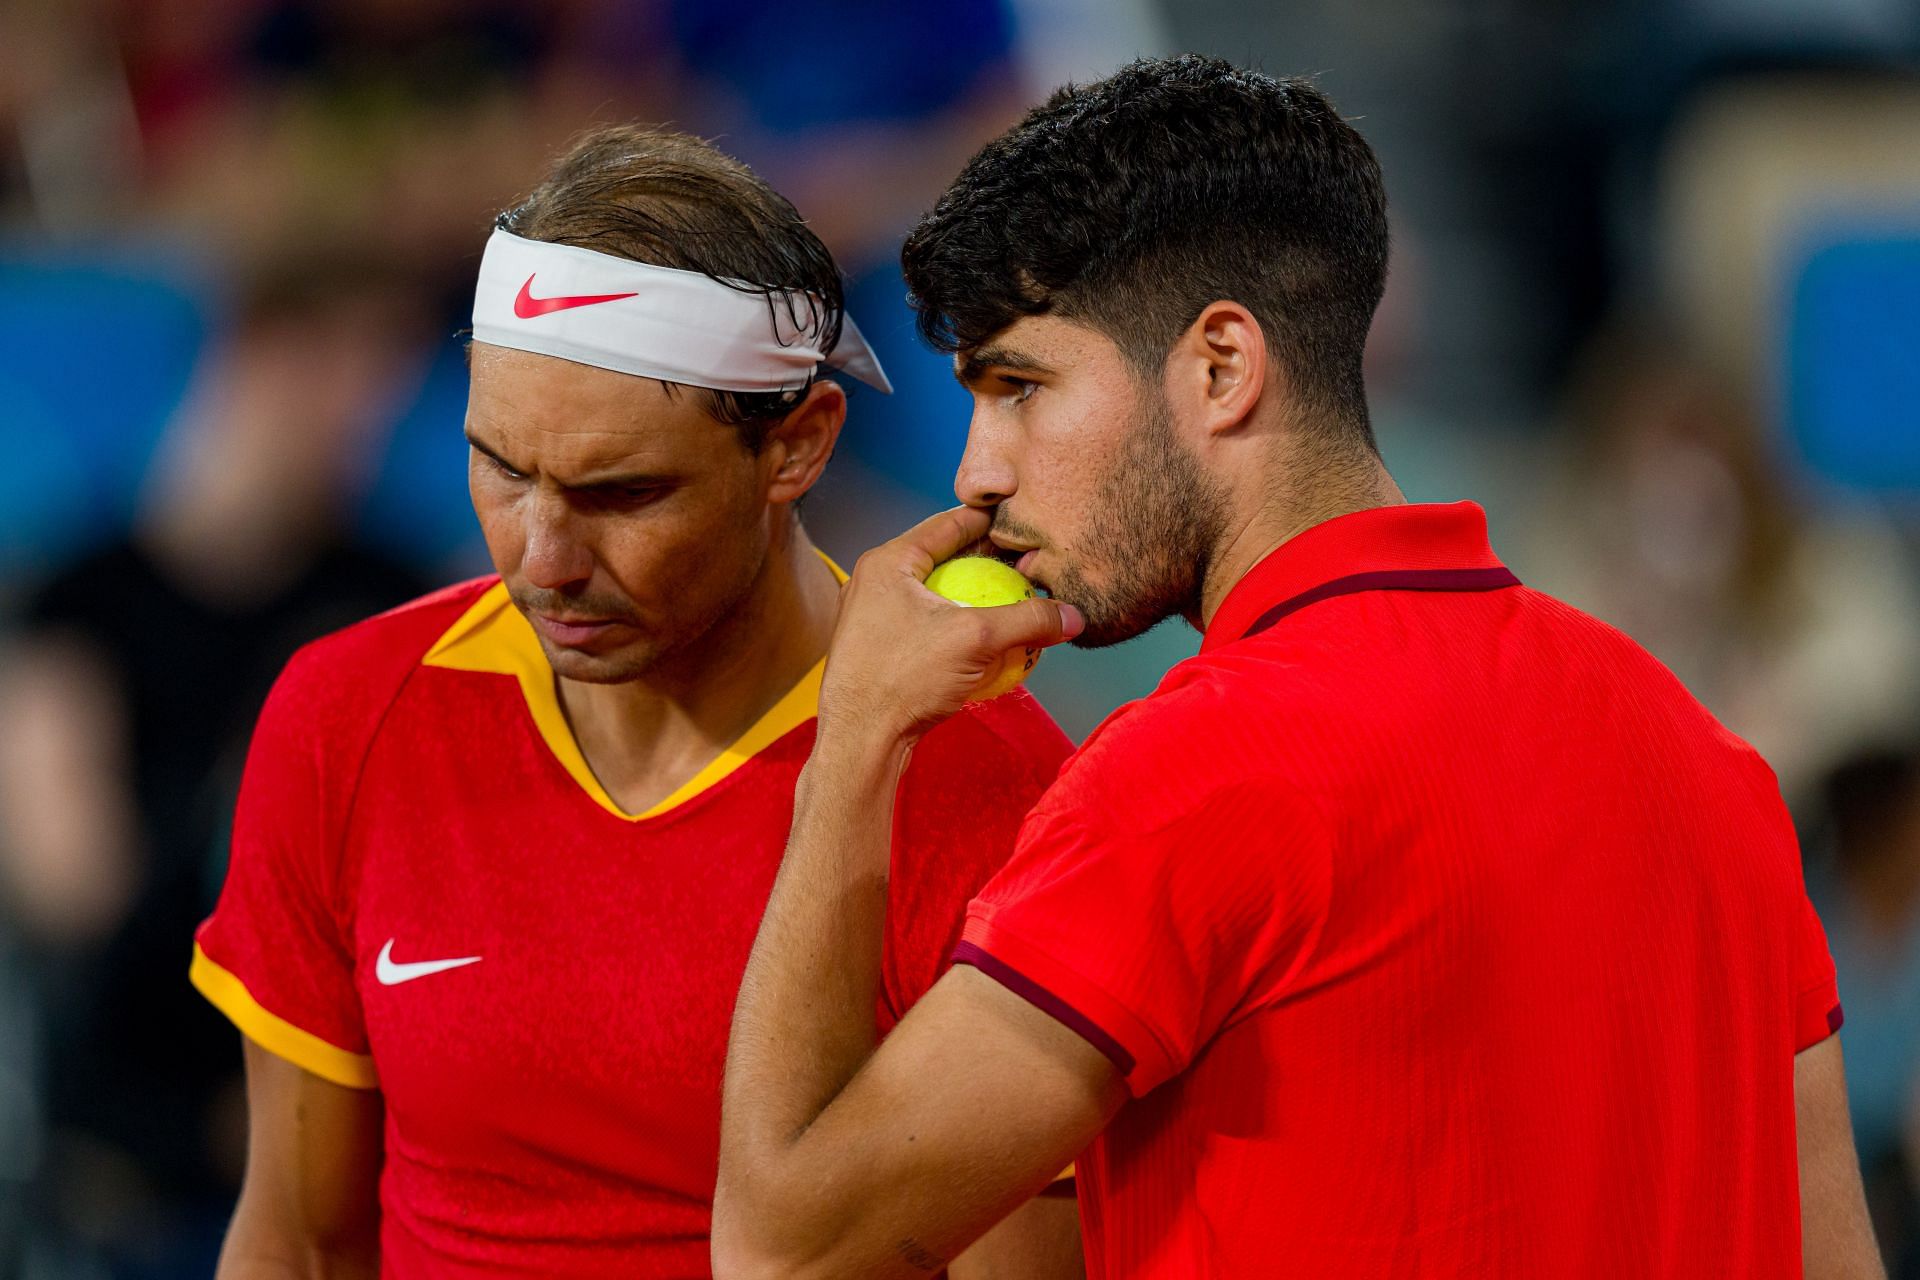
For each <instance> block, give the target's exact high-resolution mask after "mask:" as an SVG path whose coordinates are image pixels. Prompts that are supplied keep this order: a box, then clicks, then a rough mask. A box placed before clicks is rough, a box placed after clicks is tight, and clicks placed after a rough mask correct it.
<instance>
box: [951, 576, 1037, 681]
mask: <svg viewBox="0 0 1920 1280" xmlns="http://www.w3.org/2000/svg"><path fill="white" fill-rule="evenodd" d="M927 590H929V591H931V592H933V593H934V594H935V595H937V596H944V597H945V598H946V599H948V600H951V601H953V602H954V603H955V604H957V605H963V606H965V607H967V608H969V609H985V608H991V607H993V606H995V605H1003V604H1018V603H1019V602H1020V601H1022V600H1027V599H1031V598H1032V597H1033V596H1034V595H1035V594H1036V592H1035V591H1034V589H1033V584H1032V583H1030V582H1028V581H1027V580H1026V579H1025V578H1023V577H1021V576H1020V571H1019V570H1017V569H1015V568H1013V567H1012V566H1011V565H1008V564H1004V563H1002V562H1001V561H999V560H995V559H993V558H992V557H991V556H955V557H954V558H953V559H951V560H948V561H946V562H944V563H942V564H937V565H935V566H934V567H933V572H932V573H929V574H928V575H927ZM1039 661H1040V650H1039V649H1037V648H1023V649H1009V650H1007V651H1006V652H1005V653H1003V654H1001V655H1000V662H999V664H998V665H997V666H992V667H988V668H987V671H986V674H985V675H984V676H982V677H981V679H980V683H979V684H978V685H977V686H975V688H974V691H973V692H972V693H971V694H970V695H968V699H967V700H968V701H969V702H985V701H986V700H987V699H989V698H997V697H999V696H1000V695H1001V694H1003V693H1006V692H1007V691H1008V690H1010V689H1015V688H1018V687H1019V685H1020V682H1021V681H1023V680H1025V679H1026V678H1027V673H1028V672H1030V671H1032V670H1033V667H1034V664H1035V663H1037V662H1039Z"/></svg>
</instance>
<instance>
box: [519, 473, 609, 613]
mask: <svg viewBox="0 0 1920 1280" xmlns="http://www.w3.org/2000/svg"><path fill="white" fill-rule="evenodd" d="M526 512H527V515H526V521H527V525H526V534H527V538H526V551H525V552H524V554H523V555H522V557H521V560H520V572H521V574H522V575H524V576H525V578H526V580H527V583H528V584H529V585H530V586H534V587H538V588H540V589H541V590H543V591H560V590H564V589H565V588H567V587H570V586H575V585H577V584H581V583H584V582H586V581H587V580H588V579H589V578H591V577H592V576H593V549H592V548H591V547H589V546H588V545H587V544H586V543H585V542H583V541H582V540H581V539H580V537H579V536H578V533H577V530H576V529H575V521H574V513H573V512H572V511H571V510H569V509H568V506H567V501H566V499H565V498H564V497H563V496H561V495H560V494H557V493H545V492H543V493H537V494H534V495H533V498H532V501H530V502H528V503H527V505H526Z"/></svg>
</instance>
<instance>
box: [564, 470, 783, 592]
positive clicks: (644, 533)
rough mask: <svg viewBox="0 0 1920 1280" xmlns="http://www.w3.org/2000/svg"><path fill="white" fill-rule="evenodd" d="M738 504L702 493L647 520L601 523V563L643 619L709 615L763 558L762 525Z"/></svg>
mask: <svg viewBox="0 0 1920 1280" xmlns="http://www.w3.org/2000/svg"><path fill="white" fill-rule="evenodd" d="M739 497H740V495H739V494H737V493H734V492H732V491H731V490H722V489H708V490H706V491H705V492H703V493H699V494H694V493H683V494H681V495H678V497H677V498H676V499H675V500H670V504H669V505H663V506H662V507H661V508H660V509H658V510H656V511H653V512H651V513H648V512H639V513H635V514H633V515H628V516H609V517H606V518H605V521H604V523H603V524H602V525H601V526H600V527H599V528H598V529H597V530H595V533H596V535H597V540H598V545H599V547H600V549H601V563H602V565H603V566H604V567H605V568H606V570H607V572H609V573H610V574H611V575H612V576H613V577H614V578H615V580H616V581H617V582H618V583H619V584H620V588H621V590H622V591H623V592H625V594H626V595H627V596H628V598H629V599H631V600H633V601H635V602H636V603H637V604H639V605H640V606H641V607H642V608H643V609H644V610H645V611H647V612H648V613H651V614H654V615H656V616H662V617H674V616H687V617H691V616H696V615H702V614H707V613H710V612H711V611H712V609H713V607H714V605H715V604H716V602H722V601H724V600H725V599H726V598H727V597H728V596H729V595H731V594H733V593H735V592H736V591H738V590H739V589H740V587H741V586H742V585H743V583H744V582H745V581H746V580H747V579H750V578H751V576H752V574H753V572H754V571H755V570H757V568H758V567H759V565H760V563H761V561H762V558H763V557H764V555H765V553H766V538H765V524H766V522H765V520H764V519H758V518H756V516H757V515H759V514H760V512H759V511H758V510H757V509H755V508H754V507H752V506H751V505H750V504H743V503H742V502H740V500H739Z"/></svg>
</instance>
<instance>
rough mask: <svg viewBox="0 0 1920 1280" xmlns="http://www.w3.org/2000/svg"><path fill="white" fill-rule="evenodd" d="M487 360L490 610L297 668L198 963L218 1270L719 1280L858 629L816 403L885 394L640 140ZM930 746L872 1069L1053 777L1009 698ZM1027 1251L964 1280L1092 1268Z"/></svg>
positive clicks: (787, 211)
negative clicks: (784, 934)
mask: <svg viewBox="0 0 1920 1280" xmlns="http://www.w3.org/2000/svg"><path fill="white" fill-rule="evenodd" d="M473 331H474V341H473V345H472V349H471V362H472V393H471V401H470V404H469V409H468V417H467V425H466V430H467V438H468V440H469V441H470V442H471V444H472V452H471V465H470V481H471V488H472V494H473V503H474V509H475V511H476V512H477V513H478V514H479V517H480V523H481V525H482V527H483V529H484V532H485V535H486V541H487V546H488V550H489V551H490V552H491V555H492V558H493V561H494V564H495V566H496V568H497V569H498V576H497V577H492V578H487V579H484V580H481V581H477V582H470V583H466V584H463V585H460V586H455V587H451V588H449V589H447V590H444V591H442V592H440V593H438V594H436V595H432V596H428V597H426V598H425V599H422V600H420V601H417V602H416V603H413V604H410V605H407V606H405V607H403V608H400V609H398V610H395V611H394V612H391V613H387V614H384V615H382V616H380V617H377V618H374V619H371V620H369V621H367V622H364V623H361V624H360V625H358V626H354V627H351V628H349V629H347V630H346V631H343V632H341V633H339V634H336V635H333V636H331V637H328V638H326V639H324V640H321V641H319V642H318V643H316V644H313V645H311V646H309V647H308V648H307V649H305V650H304V651H302V652H301V653H300V654H299V655H298V656H297V657H295V659H294V660H293V661H292V663H291V664H290V665H289V666H288V668H287V670H286V672H285V674H284V675H283V676H282V677H281V679H280V681H279V684H278V685H277V687H276V688H275V690H274V692H273V694H272V697H271V698H270V700H269V701H268V703H267V706H266V708H265V710H264V711H263V713H262V715H261V718H260V721H259V725H258V728H257V730H256V732H255V735H254V740H253V744H252V749H251V756H250V758H249V761H248V765H247V770H246V775H245V781H244V784H243V789H242V793H241V797H240V803H239V810H238V814H237V816H236V819H235V825H234V831H233V855H232V865H231V870H230V871H229V873H228V877H227V882H226V886H225V889H224V892H223V893H222V896H221V898H220V902H219V905H218V907H217V909H216V910H215V912H214V914H213V916H212V918H211V919H210V920H208V921H207V923H206V924H205V925H204V926H203V927H202V928H201V930H200V932H199V937H198V946H197V948H196V950H195V954H194V958H193V968H192V974H193V980H194V982H195V984H196V985H197V986H198V987H199V989H200V990H201V991H202V992H204V993H205V994H206V996H207V997H208V998H209V999H210V1000H212V1001H213V1003H214V1004H216V1005H217V1006H219V1008H220V1009H221V1010H222V1011H223V1012H224V1013H226V1014H227V1015H228V1017H230V1018H231V1019H232V1020H233V1021H234V1022H235V1023H236V1024H238V1026H239V1028H240V1030H241V1031H242V1032H244V1033H245V1037H246V1061H247V1073H248V1095H249V1104H250V1108H251V1121H252V1138H251V1144H250V1150H249V1158H248V1165H247V1174H246V1182H245V1188H244V1190H243V1192H242V1195H241V1198H240V1202H239V1207H238V1209H237V1210H236V1212H235V1215H234V1220H233V1226H232V1230H231V1233H230V1235H229V1238H228V1241H227V1244H226V1249H225V1253H224V1256H223V1259H222V1262H221V1274H222V1275H223V1276H227V1277H262V1276H269V1275H272V1276H280V1275H320V1274H324V1275H368V1276H371V1275H374V1274H380V1275H384V1276H388V1277H400V1278H402V1280H404V1278H406V1277H461V1276H475V1277H478V1276H487V1277H501V1276H525V1277H534V1276H539V1277H555V1276H569V1277H581V1276H621V1277H697V1276H704V1275H706V1274H708V1241H707V1230H708V1218H709V1209H710V1197H711V1193H712V1189H713V1183H714V1177H715V1162H716V1159H717V1151H718V1141H719V1105H720V1080H721V1068H722V1065H723V1061H724V1052H725V1037H726V1031H727V1022H728V1018H729V1016H730V1014H731V1011H732V1008H733V1003H734V995H735V990H736V987H737V984H738V982H739V977H740V972H741V969H742V966H743V965H744V964H745V962H746V956H747V951H748V948H749V946H750V944H751V942H752V939H753V936H754V930H755V928H756V927H757V925H758V923H759V918H760V911H761V909H762V907H763V905H764V903H765V901H766V896H767V892H768V888H769V886H770V885H771V883H772V880H773V876H774V872H775V870H776V868H777V866H778V864H779V860H780V855H781V850H782V848H783V846H784V844H785V841H786V835H787V831H788V828H789V825H790V819H791V813H792V806H793V787H794V782H795V779H796V776H797V775H798V772H799V769H800V766H801V763H802V762H803V761H804V760H805V759H806V755H807V751H808V748H809V746H810V745H811V744H812V740H813V732H814V713H815V706H816V702H817V699H818V695H819V690H820V684H821V669H822V668H821V662H822V655H823V654H824V653H825V651H826V645H827V638H828V633H829V629H830V627H831V626H832V623H833V619H834V615H835V610H836V607H837V601H838V597H839V593H840V581H839V577H838V576H837V572H836V570H835V569H834V568H833V567H832V566H831V565H830V564H829V563H828V562H827V561H826V560H825V559H824V558H823V557H822V556H821V555H820V554H819V553H818V552H816V551H815V549H814V548H813V546H812V545H811V544H810V543H809V541H808V539H807V535H806V532H805V530H804V529H803V528H802V527H801V524H800V522H799V520H798V518H797V516H796V512H795V507H796V504H797V503H798V502H799V500H800V499H801V497H802V496H803V495H804V494H806V492H807V491H808V490H809V489H810V488H811V487H812V485H813V484H814V482H815V481H816V480H817V479H818V478H819V476H820V473H821V469H822V468H823V467H824V466H825V465H826V463H827V459H828V455H829V454H830V453H831V452H832V450H833V446H834V442H835V439H836V437H837V436H838V433H839V430H840V426H841V422H842V419H843V417H844V415H845V410H846V399H845V394H844V392H843V391H842V390H841V388H840V387H839V386H838V385H837V384H836V383H834V382H833V381H831V380H830V379H827V378H824V377H821V376H819V375H820V373H821V370H822V367H823V366H824V367H825V368H826V369H830V370H835V371H839V372H843V373H846V374H848V375H850V376H852V377H856V378H860V379H862V380H864V381H866V382H870V383H872V384H874V385H875V386H877V387H879V388H880V389H882V390H885V389H886V388H887V382H886V378H885V375H884V374H883V373H882V372H881V369H880V366H879V364H878V363H877V362H876V360H875V359H874V356H873V353H872V352H871V350H870V349H869V348H868V347H867V345H866V343H865V341H864V340H863V339H862V338H861V336H860V332H859V330H858V329H857V328H856V327H855V325H854V323H853V321H852V319H851V318H848V317H847V316H845V315H844V314H843V310H842V297H841V288H840V278H839V274H838V272H837V271H836V269H835V267H834V264H833V261H832V259H831V258H830V257H829V255H828V253H827V251H826V249H825V248H824V247H823V246H822V245H821V243H820V241H819V240H818V239H817V238H816V237H815V236H814V235H813V233H812V232H811V231H809V230H808V229H807V227H806V225H805V223H803V222H802V221H801V219H800V218H799V216H798V215H797V214H796V213H795V212H794V210H793V208H792V206H790V205H789V204H788V203H787V202H786V201H785V200H783V199H782V198H780V197H779V196H778V195H776V194H775V193H774V192H773V191H772V190H770V189H769V188H768V187H767V186H766V185H765V184H763V183H762V182H761V181H760V180H759V179H758V178H756V177H755V176H754V175H752V174H751V173H750V172H748V171H747V170H746V169H745V168H744V167H742V166H741V165H739V164H737V163H735V162H734V161H732V160H730V159H728V158H726V157H725V156H722V155H720V154H719V153H717V152H716V151H714V150H712V149H711V148H709V147H707V146H706V145H705V144H703V143H700V142H698V141H696V140H694V139H691V138H687V137H683V136H679V135H674V134H667V133H659V132H651V131H647V130H642V129H637V128H617V129H611V130H607V131H603V132H600V133H598V134H595V135H593V136H590V137H588V138H586V139H585V140H584V141H582V142H581V143H580V144H579V145H578V146H577V147H576V148H575V149H574V150H573V151H572V152H571V153H570V154H568V155H567V156H566V157H565V158H563V159H562V160H560V161H559V163H558V166H557V167H556V169H555V170H554V172H553V173H552V175H551V176H550V177H549V178H548V179H547V181H546V182H545V183H544V184H543V185H542V186H540V187H539V188H538V189H537V190H536V191H535V192H534V193H533V195H532V196H531V198H529V199H528V200H527V201H526V202H525V203H524V204H522V205H520V206H519V207H518V208H515V209H513V210H511V211H509V212H508V213H506V214H505V215H503V216H502V217H501V219H500V220H499V226H498V229H497V230H495V231H494V232H493V236H492V239H491V240H490V241H488V243H487V246H486V251H485V256H484V258H483V259H482V260H481V264H480V273H479V283H478V287H477V291H476V296H475V301H474V315H473ZM921 746H922V749H921V751H920V753H919V754H918V757H917V758H916V760H915V762H914V765H913V767H912V768H911V769H909V770H907V771H906V773H905V776H904V780H903V782H902V785H901V788H900V792H899V796H898V803H897V807H896V808H895V809H894V817H893V821H892V835H891V836H890V837H888V838H887V840H886V843H887V845H888V847H889V849H890V850H891V853H890V854H889V855H888V858H889V861H890V863H891V869H890V873H889V882H888V887H887V889H886V891H885V896H886V899H887V918H888V920H889V922H890V923H889V926H888V936H887V937H886V938H885V939H884V940H883V939H880V938H879V937H878V936H877V935H875V937H873V938H872V939H870V940H869V941H871V942H872V943H873V944H874V945H875V946H876V947H877V948H878V951H877V953H876V956H875V963H876V965H877V966H878V972H880V973H881V974H882V975H883V976H882V977H881V978H880V980H879V982H878V984H877V986H876V987H875V988H874V989H873V992H872V995H873V999H872V1000H871V1002H870V1004H869V1007H868V1011H867V1021H866V1025H865V1028H864V1030H863V1031H862V1032H861V1034H862V1035H863V1036H865V1037H866V1038H867V1039H868V1040H869V1042H871V1041H872V1040H873V1039H874V1038H875V1037H876V1036H877V1035H879V1034H883V1033H884V1032H885V1031H886V1030H887V1029H888V1028H890V1027H891V1026H892V1025H893V1023H894V1022H896V1021H897V1020H898V1019H899V1017H900V1016H901V1015H902V1014H903V1013H904V1012H905V1010H906V1009H907V1008H908V1006H910V1005H911V1004H912V1003H913V1002H914V1000H916V999H917V998H918V997H919V996H920V995H921V994H922V993H923V992H924V991H925V990H926V989H927V988H928V987H929V986H930V985H931V984H932V982H933V981H934V979H935V977H936V975H937V974H938V973H939V972H940V970H941V969H942V967H943V966H944V964H945V963H946V960H947V957H948V954H949V953H950V951H951V949H952V947H953V944H954V942H955V940H956V938H957V936H958V932H959V928H960V923H961V920H962V917H963V913H964V909H965V906H966V903H967V900H968V899H969V898H970V897H971V896H972V895H973V894H974V893H975V891H976V890H977V889H978V888H979V887H980V886H981V885H982V884H983V883H984V882H985V880H986V879H987V878H988V876H989V875H990V874H991V872H992V871H993V870H994V869H995V868H996V867H997V866H999V865H1000V864H1001V863H1002V862H1003V861H1004V860H1005V859H1006V857H1007V856H1008V854H1009V853H1010V852H1011V850H1012V846H1013V839H1014V834H1015V831H1016V830H1017V827H1018V824H1019V822H1020V819H1021V818H1022V816H1023V815H1024V814H1025V813H1026V811H1027V810H1028V809H1029V808H1030V807H1031V806H1032V804H1033V802H1034V801H1035V800H1036V799H1037V798H1038V796H1039V795H1040V793H1041V791H1042V789H1043V788H1044V787H1045V786H1046V785H1047V783H1048V782H1050V781H1051V780H1052V778H1053V776H1054V774H1055V772H1056V770H1057V768H1058V766H1059V764H1060V762H1061V760H1062V759H1063V758H1064V757H1065V755H1066V753H1067V751H1068V749H1069V746H1070V744H1069V743H1068V742H1067V740H1066V739H1065V737H1064V736H1063V735H1062V734H1061V733H1060V731H1059V729H1057V728H1056V727H1055V726H1054V724H1053V723H1052V721H1051V720H1049V719H1048V717H1047V716H1046V714H1045V713H1044V712H1043V711H1042V710H1041V709H1040V707H1039V706H1038V704H1036V703H1035V702H1034V701H1033V700H1032V699H1031V698H1030V697H1026V696H1013V697H1009V698H1003V699H1001V700H999V701H996V702H994V703H992V704H991V705H988V706H983V707H980V708H979V709H977V710H974V711H970V712H966V713H964V714H962V715H959V716H957V717H955V718H954V719H952V720H951V721H948V722H947V723H945V724H943V725H942V726H941V727H940V728H939V729H938V730H936V731H934V732H932V733H929V734H928V735H927V736H926V738H925V740H924V742H923V743H922V744H921ZM891 800H892V798H891V797H890V803H891ZM1063 1167H1064V1164H1063ZM1020 1217H1021V1221H1019V1222H1018V1223H1016V1224H1014V1225H1012V1226H1010V1228H1009V1230H1007V1231H1006V1232H1003V1233H999V1234H998V1235H997V1236H996V1238H994V1239H990V1240H988V1241H985V1242H983V1245H982V1247H981V1248H979V1249H977V1250H975V1251H974V1252H973V1253H971V1254H970V1255H969V1256H968V1257H967V1258H965V1259H963V1260H960V1261H956V1262H955V1264H954V1268H953V1275H954V1276H956V1277H966V1276H973V1277H981V1276H991V1275H1018V1276H1027V1275H1039V1276H1062V1275H1076V1274H1078V1273H1079V1267H1078V1258H1077V1247H1076V1241H1075V1236H1074V1232H1075V1229H1076V1228H1075V1217H1074V1212H1073V1202H1072V1199H1071V1197H1070V1196H1068V1197H1065V1198H1056V1199H1043V1200H1040V1201H1038V1202H1036V1204H1035V1205H1034V1206H1033V1208H1032V1209H1031V1210H1029V1211H1027V1212H1026V1213H1025V1214H1023V1215H1020Z"/></svg>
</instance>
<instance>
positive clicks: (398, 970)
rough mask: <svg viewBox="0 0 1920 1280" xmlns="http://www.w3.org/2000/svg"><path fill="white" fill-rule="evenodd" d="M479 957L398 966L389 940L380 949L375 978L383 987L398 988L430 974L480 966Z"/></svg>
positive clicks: (425, 961)
mask: <svg viewBox="0 0 1920 1280" xmlns="http://www.w3.org/2000/svg"><path fill="white" fill-rule="evenodd" d="M479 963H480V957H479V956H461V957H460V958H459V959H458V960H414V961H412V962H410V963H407V964H397V963H395V962H394V959H393V939H392V938H388V939H387V945H386V946H384V947H382V948H380V958H379V959H378V960H376V961H374V963H373V976H374V977H376V978H378V979H380V985H381V986H383V987H397V986H399V985H400V984H401V983H403V982H412V981H413V980H414V979H415V978H424V977H426V976H427V975H428V974H430V973H445V972H446V971H447V970H449V969H458V968H459V967H460V966H461V965H466V964H479Z"/></svg>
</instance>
